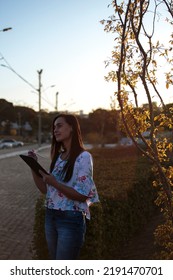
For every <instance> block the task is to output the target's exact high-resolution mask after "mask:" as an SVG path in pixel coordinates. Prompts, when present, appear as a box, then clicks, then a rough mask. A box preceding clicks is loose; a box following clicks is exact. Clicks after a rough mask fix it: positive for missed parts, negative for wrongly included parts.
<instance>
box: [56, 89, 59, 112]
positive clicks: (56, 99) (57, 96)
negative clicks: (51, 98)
mask: <svg viewBox="0 0 173 280" xmlns="http://www.w3.org/2000/svg"><path fill="white" fill-rule="evenodd" d="M58 94H59V92H58V91H57V92H56V100H55V110H56V111H58Z"/></svg>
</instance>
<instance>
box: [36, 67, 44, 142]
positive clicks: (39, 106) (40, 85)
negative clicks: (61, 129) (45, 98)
mask: <svg viewBox="0 0 173 280" xmlns="http://www.w3.org/2000/svg"><path fill="white" fill-rule="evenodd" d="M42 72H43V69H41V70H40V71H37V73H38V147H41V87H42V84H41V74H42Z"/></svg>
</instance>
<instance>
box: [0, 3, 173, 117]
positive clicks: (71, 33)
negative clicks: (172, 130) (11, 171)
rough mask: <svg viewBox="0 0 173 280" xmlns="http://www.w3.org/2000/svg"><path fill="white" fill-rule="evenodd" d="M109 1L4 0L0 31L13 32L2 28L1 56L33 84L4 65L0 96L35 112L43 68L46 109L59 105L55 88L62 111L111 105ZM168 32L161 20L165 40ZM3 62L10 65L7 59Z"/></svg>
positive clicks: (0, 9)
mask: <svg viewBox="0 0 173 280" xmlns="http://www.w3.org/2000/svg"><path fill="white" fill-rule="evenodd" d="M110 3H111V0H87V1H86V0H85V1H84V0H66V1H65V0H64V1H63V0H1V5H0V30H2V29H3V28H6V27H12V30H10V31H8V32H0V57H2V56H3V57H4V58H5V60H6V62H7V63H9V64H10V65H11V67H12V68H13V69H14V70H15V72H16V73H18V74H19V75H20V76H22V78H24V79H25V80H26V81H27V82H29V84H28V83H26V82H25V81H23V80H22V79H21V78H20V77H19V76H17V75H16V74H15V73H14V72H12V71H11V70H10V69H9V68H7V67H3V66H0V98H4V99H6V100H8V101H9V102H13V104H14V105H21V106H28V107H30V108H33V109H34V110H36V111H37V110H38V108H39V105H38V71H40V70H41V69H42V70H43V71H42V75H41V83H42V95H41V96H42V99H41V108H42V109H44V110H48V111H53V110H54V109H55V106H56V93H57V92H58V95H57V96H58V102H57V105H58V110H59V111H64V110H68V111H73V112H79V111H83V112H84V113H89V112H91V111H93V110H96V109H98V108H104V109H110V104H111V98H112V97H113V96H114V91H115V90H116V84H113V83H111V82H109V83H108V82H106V81H105V79H104V76H106V74H107V72H108V69H107V68H105V63H104V61H106V60H107V59H108V58H109V57H110V56H111V51H112V50H113V47H114V44H115V42H114V38H113V35H111V34H110V33H106V32H104V26H103V25H101V24H100V21H101V20H102V19H108V17H109V16H111V15H112V14H113V8H112V6H109V7H108V5H109V4H110ZM162 12H163V13H164V11H162ZM148 26H149V27H150V26H151V24H150V23H149V21H148ZM163 34H164V36H163ZM166 34H167V30H165V25H163V24H162V23H161V24H160V27H159V34H158V36H159V35H161V37H160V39H161V40H163V42H165V40H166ZM0 64H1V65H2V64H3V65H6V63H5V61H4V60H3V59H1V60H0ZM162 66H163V65H162V64H161V67H162ZM112 68H113V67H112ZM111 70H114V69H111ZM160 80H161V79H160ZM161 86H162V88H165V86H164V85H163V84H162V85H161ZM169 102H173V98H172V89H171V92H169V94H168V93H167V100H166V103H169ZM141 103H145V99H144V100H141Z"/></svg>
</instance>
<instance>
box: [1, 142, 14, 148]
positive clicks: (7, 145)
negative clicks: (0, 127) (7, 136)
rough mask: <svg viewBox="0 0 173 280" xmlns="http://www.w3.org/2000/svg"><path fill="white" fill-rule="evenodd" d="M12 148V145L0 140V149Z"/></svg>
mask: <svg viewBox="0 0 173 280" xmlns="http://www.w3.org/2000/svg"><path fill="white" fill-rule="evenodd" d="M9 148H13V144H12V143H10V142H6V141H4V140H0V149H9Z"/></svg>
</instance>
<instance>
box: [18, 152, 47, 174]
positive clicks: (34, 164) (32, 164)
mask: <svg viewBox="0 0 173 280" xmlns="http://www.w3.org/2000/svg"><path fill="white" fill-rule="evenodd" d="M19 156H20V157H21V158H22V159H23V160H24V161H25V162H26V164H27V165H29V167H30V168H31V169H32V170H33V171H34V172H35V173H36V174H37V175H38V176H39V177H41V178H42V175H41V174H40V173H39V170H42V171H43V172H44V173H45V174H49V173H48V172H47V171H46V170H45V169H44V168H43V167H42V166H41V165H40V164H39V163H38V162H37V161H36V160H35V159H34V158H32V157H30V156H26V155H19Z"/></svg>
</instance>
